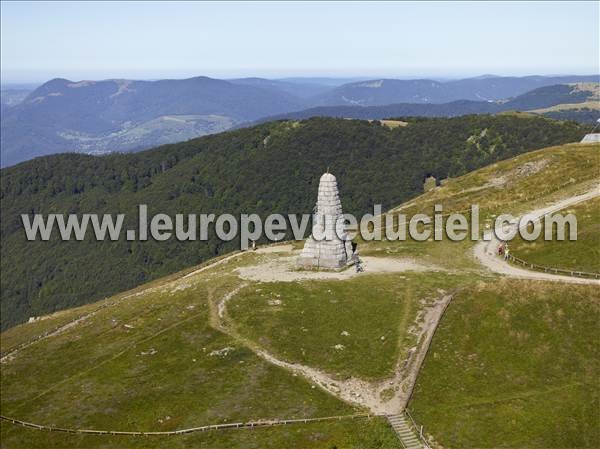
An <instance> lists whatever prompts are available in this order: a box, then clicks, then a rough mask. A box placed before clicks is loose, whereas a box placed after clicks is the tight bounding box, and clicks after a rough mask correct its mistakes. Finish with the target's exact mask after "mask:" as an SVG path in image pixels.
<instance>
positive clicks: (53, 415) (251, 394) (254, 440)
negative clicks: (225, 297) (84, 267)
mask: <svg viewBox="0 0 600 449" xmlns="http://www.w3.org/2000/svg"><path fill="white" fill-rule="evenodd" d="M233 266H235V265H234V264H227V265H225V268H214V269H213V270H211V271H209V272H207V275H205V276H201V277H199V278H198V282H197V283H194V284H193V285H192V284H191V283H188V282H180V283H177V284H175V285H176V286H179V289H175V286H174V285H170V284H167V285H166V286H165V287H164V288H163V287H161V290H158V291H151V292H147V293H143V294H141V295H139V296H135V297H131V298H129V299H127V300H125V301H123V302H121V303H120V304H118V305H116V306H113V307H109V308H105V309H102V310H100V311H98V312H97V313H96V315H94V316H93V317H91V318H89V319H88V320H86V321H84V322H82V323H80V324H79V325H78V326H76V327H75V328H73V329H72V330H69V331H67V332H65V333H63V334H61V335H60V336H57V337H53V338H52V339H48V340H44V341H42V342H39V343H38V344H36V345H33V346H31V347H29V348H28V349H26V350H24V351H22V352H21V353H20V354H19V355H18V356H17V357H16V358H15V360H13V361H11V362H10V363H8V364H6V365H4V366H3V369H2V413H3V414H6V415H9V416H19V417H21V418H22V419H25V420H31V421H34V422H40V423H44V424H49V425H57V426H63V427H76V428H77V427H79V428H96V429H121V430H133V429H137V430H139V429H146V430H151V429H152V430H173V429H178V428H185V427H193V426H197V425H203V424H211V423H220V422H234V421H247V420H256V419H261V418H273V417H278V418H285V417H289V418H292V417H317V416H329V415H338V414H348V413H355V412H356V411H357V409H355V408H353V407H350V406H348V405H346V404H344V403H342V402H340V401H338V400H337V399H335V398H333V397H332V396H330V395H328V394H325V393H324V392H322V391H321V390H320V389H318V388H314V387H313V386H312V385H310V384H309V383H308V382H306V381H304V380H302V379H301V378H297V377H294V376H292V375H291V374H290V373H288V372H286V371H284V370H282V369H279V368H276V367H273V366H272V365H270V364H267V363H266V362H263V361H262V360H261V359H259V358H257V357H256V356H255V355H254V354H253V353H252V352H250V351H249V350H248V349H245V348H244V347H241V346H240V345H239V344H237V343H236V342H234V341H232V340H231V339H230V338H229V337H227V336H226V335H224V334H222V333H221V332H218V331H216V330H214V329H212V328H211V327H209V326H208V322H209V315H210V306H209V297H212V295H215V296H219V295H222V294H224V293H225V292H226V291H229V290H230V289H231V288H232V287H233V286H234V285H235V283H236V282H237V281H236V280H235V278H233V277H232V276H226V275H224V271H223V270H226V271H225V272H228V270H231V269H232V268H233ZM210 273H220V274H219V277H218V278H212V277H211V276H209V274H210ZM158 284H160V283H158ZM95 306H96V305H89V306H85V307H84V308H80V309H83V310H80V311H79V312H82V311H85V309H87V310H92V309H94V307H95ZM64 318H65V317H64V316H61V315H58V316H56V317H51V318H49V319H47V320H44V321H46V322H47V323H50V322H56V324H58V323H59V322H61V321H62V320H64ZM44 321H41V322H40V323H43V322H44ZM34 324H38V323H34ZM126 325H127V326H126ZM130 326H131V327H130ZM27 327H28V325H23V326H20V328H27ZM16 329H18V328H15V330H13V331H11V332H15V331H16ZM13 342H14V343H17V341H16V340H13ZM228 347H230V348H234V349H233V350H232V351H231V352H230V353H229V354H228V355H224V356H219V355H210V354H211V352H212V351H218V350H222V349H223V348H228ZM152 350H154V351H156V353H154V354H150V353H149V352H151V351H152ZM143 353H146V355H144V354H143ZM49 354H51V355H52V356H51V357H48V355H49ZM24 373H28V374H24ZM31 373H36V374H35V375H31ZM167 416H169V417H170V418H169V419H168V420H167V419H166V417H167ZM161 420H162V422H161ZM239 434H240V435H241V437H239V438H238V437H237V436H235V435H236V432H233V433H232V432H225V433H210V434H198V435H192V436H186V437H181V438H179V437H178V438H175V439H169V440H167V439H160V438H158V439H156V440H149V441H151V444H152V445H154V444H155V445H156V446H155V447H173V446H175V447H184V446H185V445H187V444H192V442H193V444H200V443H206V444H209V442H210V445H211V447H215V448H218V447H227V448H229V447H261V446H262V447H264V446H267V447H272V446H273V445H275V446H280V447H281V446H285V447H290V448H295V447H297V448H305V447H315V448H325V447H327V448H329V447H332V446H333V445H336V444H337V445H338V446H339V447H345V446H344V445H346V446H347V447H362V446H361V445H362V444H363V443H364V442H365V441H380V440H381V441H385V444H384V443H382V444H384V445H383V446H375V447H394V444H396V443H394V439H393V434H392V433H391V432H390V430H389V428H387V427H386V426H385V425H383V424H382V422H381V421H378V420H371V421H365V422H363V423H360V424H357V423H352V422H350V423H346V422H342V423H337V424H335V425H327V424H315V425H310V426H306V427H304V426H302V425H300V426H298V428H291V429H287V428H286V429H280V428H274V429H272V430H269V429H265V430H261V431H260V432H256V433H253V432H239ZM55 435H57V434H47V433H43V432H30V431H26V430H23V429H17V428H14V427H12V426H6V427H4V429H3V439H2V441H3V444H6V447H28V448H29V447H65V446H69V447H71V445H73V444H82V445H85V447H95V445H98V447H101V446H102V447H104V445H105V444H106V443H107V441H106V440H103V439H102V438H97V437H96V438H94V437H73V436H65V435H60V434H59V435H58V436H55ZM119 441H120V442H119V447H140V440H139V438H135V437H121V439H120V440H119ZM309 441H313V443H314V444H313V445H311V446H307V442H309ZM361 441H362V442H363V443H361ZM234 442H236V443H234ZM113 444H114V443H113ZM145 444H146V443H145V442H144V445H145ZM149 444H150V443H149ZM233 444H238V445H239V446H233ZM143 447H154V446H150V445H145V446H143Z"/></svg>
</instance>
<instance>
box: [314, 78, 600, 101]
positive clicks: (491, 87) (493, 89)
mask: <svg viewBox="0 0 600 449" xmlns="http://www.w3.org/2000/svg"><path fill="white" fill-rule="evenodd" d="M598 80H599V79H598V75H591V76H554V77H546V76H526V77H494V76H484V77H477V78H467V79H462V80H456V81H446V82H439V81H433V80H427V79H425V80H394V79H380V80H369V81H361V82H356V83H350V84H344V85H343V86H339V87H337V88H334V89H333V90H331V91H330V92H328V93H327V94H325V95H323V96H321V97H320V98H319V104H318V106H336V105H349V106H383V105H388V104H393V103H421V104H429V103H448V102H452V101H457V100H472V101H498V100H504V99H507V98H511V97H515V96H517V95H521V94H524V93H525V92H527V91H530V90H533V89H537V88H539V87H544V86H550V85H554V84H567V83H583V82H598Z"/></svg>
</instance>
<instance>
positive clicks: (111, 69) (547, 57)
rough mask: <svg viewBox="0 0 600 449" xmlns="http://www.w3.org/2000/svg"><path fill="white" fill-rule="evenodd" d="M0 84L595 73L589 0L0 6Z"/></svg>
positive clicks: (595, 19)
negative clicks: (55, 80)
mask: <svg viewBox="0 0 600 449" xmlns="http://www.w3.org/2000/svg"><path fill="white" fill-rule="evenodd" d="M1 13H2V24H1V25H2V28H1V33H2V40H1V45H2V49H1V50H2V53H1V63H2V66H1V68H2V81H3V82H15V81H19V82H31V81H44V80H47V79H49V78H53V77H59V76H60V77H65V78H69V79H73V80H79V79H99V78H164V77H176V78H180V77H186V76H196V75H206V76H213V77H238V76H263V77H284V76H369V77H371V76H372V77H383V76H386V77H395V78H403V77H406V78H409V77H417V76H423V77H425V76H437V77H444V76H470V75H480V74H484V73H494V74H501V75H525V74H559V73H560V74H567V73H568V74H584V73H585V74H590V73H598V72H599V67H598V65H599V59H598V58H599V52H600V50H599V35H598V33H599V23H600V10H599V2H598V1H593V2H528V3H526V2H498V3H492V2H485V3H475V2H439V3H434V2H432V3H424V2H419V3H412V2H404V3H393V2H352V3H345V2H329V3H316V2H312V3H311V2H309V3H302V2H286V3H275V2H256V3H250V2H229V3H223V2H221V3H192V2H169V3H161V2H131V3H123V2H118V3H117V2H97V3H91V2H85V3H83V2H82V3H77V2H46V3H42V2H31V3H29V2H4V1H3V2H2V4H1Z"/></svg>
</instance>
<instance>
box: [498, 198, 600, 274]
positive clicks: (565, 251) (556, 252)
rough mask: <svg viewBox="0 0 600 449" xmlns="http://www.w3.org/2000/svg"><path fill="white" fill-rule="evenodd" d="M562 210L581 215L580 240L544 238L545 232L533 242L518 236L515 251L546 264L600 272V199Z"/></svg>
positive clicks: (512, 249)
mask: <svg viewBox="0 0 600 449" xmlns="http://www.w3.org/2000/svg"><path fill="white" fill-rule="evenodd" d="M560 213H561V214H574V215H575V216H576V217H577V240H575V241H571V240H564V241H558V240H551V241H544V240H543V232H542V235H541V238H539V239H537V240H535V241H533V242H528V241H526V240H523V239H515V240H514V241H513V243H512V244H511V245H510V250H511V251H512V253H513V254H514V255H515V256H517V257H519V258H521V259H524V260H526V261H527V262H531V263H535V264H538V265H542V266H546V267H556V268H565V269H571V270H580V271H588V272H594V273H598V272H600V199H599V198H595V199H592V200H590V201H586V202H585V203H581V204H578V205H576V206H573V207H571V208H569V209H565V210H563V211H561V212H560ZM554 235H556V229H555V230H554Z"/></svg>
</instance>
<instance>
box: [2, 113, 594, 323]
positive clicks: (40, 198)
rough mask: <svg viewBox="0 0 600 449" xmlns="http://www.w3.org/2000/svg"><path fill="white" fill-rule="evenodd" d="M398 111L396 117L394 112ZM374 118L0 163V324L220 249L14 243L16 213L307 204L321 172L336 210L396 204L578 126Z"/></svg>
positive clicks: (95, 295) (236, 209) (129, 224)
mask: <svg viewBox="0 0 600 449" xmlns="http://www.w3.org/2000/svg"><path fill="white" fill-rule="evenodd" d="M405 120H406V119H405ZM408 121H409V122H410V123H409V124H408V126H406V127H397V128H394V129H390V128H388V127H386V126H383V125H381V124H380V123H379V122H367V121H359V120H344V119H326V118H314V119H309V120H306V121H301V122H286V121H281V122H270V123H265V124H262V125H259V126H255V127H252V128H246V129H240V130H236V131H230V132H225V133H222V134H217V135H211V136H206V137H202V138H198V139H194V140H190V141H187V142H183V143H179V144H173V145H166V146H162V147H159V148H156V149H153V150H148V151H144V152H140V153H136V154H113V155H110V156H104V157H94V156H87V155H80V154H61V155H54V156H48V157H42V158H38V159H34V160H31V161H28V162H25V163H22V164H19V165H17V166H14V167H10V168H7V169H3V170H2V171H1V174H2V177H1V178H2V179H1V200H2V217H1V241H2V246H1V266H0V267H1V281H2V296H1V306H2V307H1V312H2V329H6V328H7V327H10V326H13V325H15V324H17V323H20V322H23V321H25V320H27V318H28V317H29V316H36V315H41V314H45V313H49V312H52V311H55V310H59V309H63V308H67V307H71V306H75V305H78V304H83V303H87V302H91V301H94V300H97V299H99V298H103V297H105V296H108V295H110V294H113V293H115V292H118V291H122V290H126V289H128V288H131V287H133V286H135V285H138V284H140V283H143V282H145V281H148V280H150V279H154V278H157V277H160V276H164V275H166V274H168V273H172V272H174V271H177V270H179V269H182V268H184V267H186V266H190V265H193V264H198V263H200V262H202V261H203V260H206V259H208V258H211V257H213V256H215V255H218V254H221V253H224V252H227V251H231V250H233V249H235V247H236V246H237V243H236V242H229V243H226V244H224V243H223V242H220V241H219V240H217V238H216V236H214V233H213V234H212V235H211V238H210V240H209V241H208V242H200V241H196V242H180V241H178V240H176V239H170V240H168V241H165V242H157V241H154V240H148V241H144V242H140V241H126V240H125V237H124V235H123V234H124V232H122V239H121V240H120V241H117V242H111V241H103V242H97V241H95V240H94V239H93V237H92V235H91V233H88V234H87V237H86V240H85V241H83V242H78V241H74V240H72V241H69V242H62V241H60V240H59V239H58V238H57V233H56V232H55V233H54V234H53V238H52V239H51V240H50V241H46V242H44V241H35V242H27V241H26V238H25V233H24V230H23V227H22V224H21V218H20V215H21V214H30V215H31V214H34V213H43V214H48V213H77V214H82V213H98V214H104V213H111V214H117V213H124V214H126V219H125V222H124V226H123V229H128V228H135V227H136V225H137V207H138V205H139V204H147V205H148V209H149V213H150V214H155V213H159V212H161V213H166V214H169V215H171V216H174V215H175V214H177V213H185V214H188V213H215V214H219V213H224V212H227V213H232V214H234V215H237V214H240V213H259V214H261V215H267V214H269V213H274V212H279V213H282V214H288V213H306V212H310V211H311V210H312V207H313V205H314V202H315V200H316V190H317V185H318V180H319V177H320V175H321V174H322V173H323V172H324V171H325V170H326V168H327V167H329V168H330V171H331V172H332V173H333V174H335V175H336V176H337V178H338V182H339V185H340V193H341V196H342V202H343V206H344V210H345V212H350V213H355V214H362V213H365V212H368V211H369V210H371V207H372V205H373V204H377V203H379V204H382V205H383V207H384V209H385V208H386V207H390V206H394V205H397V204H399V203H401V202H403V201H405V200H407V199H409V198H411V197H414V196H415V195H418V194H419V193H421V192H422V190H423V180H424V178H425V177H426V176H427V175H430V174H431V175H434V176H436V177H437V178H438V179H440V178H446V177H454V176H459V175H462V174H464V173H467V172H468V171H471V170H473V169H476V168H478V167H481V166H484V165H487V164H489V163H492V162H494V161H497V160H501V159H506V158H509V157H512V156H514V155H517V154H520V153H523V152H526V151H530V150H534V149H538V148H542V147H547V146H551V145H557V144H562V143H566V142H573V141H578V140H579V139H581V137H582V136H583V135H584V134H585V132H586V130H587V127H582V126H580V125H577V124H575V123H572V122H557V121H552V120H548V119H544V118H519V117H516V116H498V117H492V116H464V117H458V118H451V119H445V118H438V119H408Z"/></svg>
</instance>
